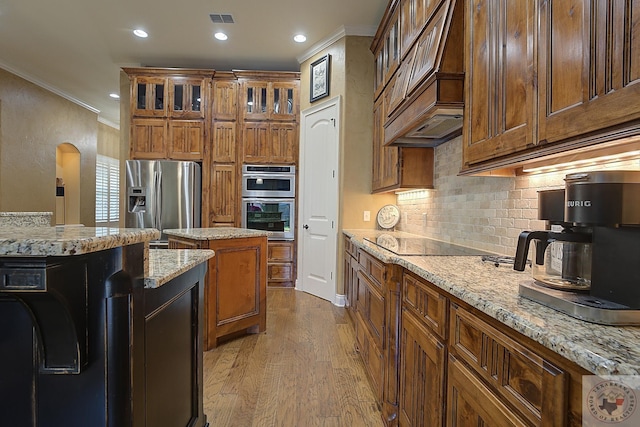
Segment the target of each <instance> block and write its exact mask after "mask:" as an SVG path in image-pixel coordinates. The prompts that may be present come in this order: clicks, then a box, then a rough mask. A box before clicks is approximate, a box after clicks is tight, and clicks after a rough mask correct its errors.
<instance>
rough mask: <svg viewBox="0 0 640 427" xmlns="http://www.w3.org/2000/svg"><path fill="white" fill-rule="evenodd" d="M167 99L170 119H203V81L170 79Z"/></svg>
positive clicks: (196, 79)
mask: <svg viewBox="0 0 640 427" xmlns="http://www.w3.org/2000/svg"><path fill="white" fill-rule="evenodd" d="M169 97H170V105H171V108H170V115H171V117H181V118H198V119H199V118H204V105H205V102H206V82H205V81H204V80H203V79H199V78H172V79H170V80H169Z"/></svg>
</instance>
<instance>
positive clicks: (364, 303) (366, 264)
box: [354, 249, 401, 425]
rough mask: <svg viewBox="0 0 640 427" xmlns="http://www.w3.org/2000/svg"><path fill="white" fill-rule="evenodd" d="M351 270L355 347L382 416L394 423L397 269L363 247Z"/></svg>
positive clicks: (398, 296) (397, 356)
mask: <svg viewBox="0 0 640 427" xmlns="http://www.w3.org/2000/svg"><path fill="white" fill-rule="evenodd" d="M357 262H358V268H357V270H356V271H354V279H355V283H354V287H355V289H354V297H355V299H356V301H355V304H356V310H355V319H356V320H355V328H356V348H357V350H358V351H359V352H360V355H361V357H362V360H363V362H364V364H365V367H366V368H367V373H368V375H369V379H370V380H371V384H372V386H373V388H374V391H375V394H376V398H377V399H378V402H379V404H380V407H381V410H382V417H383V419H384V420H386V421H385V422H386V423H387V424H388V425H395V422H396V421H395V420H396V419H397V417H398V389H399V386H398V364H399V352H398V348H399V344H398V336H399V327H400V280H401V279H400V276H399V274H400V271H401V270H400V269H399V268H398V267H397V266H394V265H388V264H384V263H383V262H381V261H379V260H377V259H376V258H375V257H373V256H372V255H370V254H368V253H367V252H365V251H364V250H362V249H359V250H358V252H357Z"/></svg>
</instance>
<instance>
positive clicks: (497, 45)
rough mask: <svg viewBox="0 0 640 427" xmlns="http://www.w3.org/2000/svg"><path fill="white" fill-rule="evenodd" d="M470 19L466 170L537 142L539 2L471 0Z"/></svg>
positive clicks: (467, 30) (467, 36)
mask: <svg viewBox="0 0 640 427" xmlns="http://www.w3.org/2000/svg"><path fill="white" fill-rule="evenodd" d="M544 3H546V2H544ZM466 14H467V19H466V20H465V26H466V27H465V45H466V46H467V47H468V49H467V50H466V51H467V56H466V74H465V79H466V83H465V87H466V93H465V114H464V120H465V125H464V137H463V158H464V162H463V163H464V166H468V165H472V164H474V163H479V162H482V161H485V160H490V159H493V158H496V157H500V156H504V155H508V154H513V153H516V152H518V151H521V150H523V149H525V148H527V147H531V146H533V144H534V143H535V141H534V128H535V126H534V121H533V117H534V116H533V113H534V102H535V100H534V95H535V93H534V85H535V81H534V68H533V67H534V58H533V37H534V27H535V21H534V19H533V17H534V1H533V0H507V1H503V2H491V1H484V0H469V1H468V2H467V7H466ZM574 35H575V34H574Z"/></svg>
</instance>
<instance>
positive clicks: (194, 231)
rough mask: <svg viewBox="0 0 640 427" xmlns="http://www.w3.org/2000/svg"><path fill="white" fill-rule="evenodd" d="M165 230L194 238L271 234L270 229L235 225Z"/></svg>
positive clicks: (217, 238)
mask: <svg viewBox="0 0 640 427" xmlns="http://www.w3.org/2000/svg"><path fill="white" fill-rule="evenodd" d="M163 231H164V233H166V234H168V235H169V236H176V237H184V238H187V239H194V240H223V239H240V238H243V237H261V236H265V237H269V235H271V233H270V232H269V231H262V230H251V229H248V228H235V227H213V228H177V229H169V230H163Z"/></svg>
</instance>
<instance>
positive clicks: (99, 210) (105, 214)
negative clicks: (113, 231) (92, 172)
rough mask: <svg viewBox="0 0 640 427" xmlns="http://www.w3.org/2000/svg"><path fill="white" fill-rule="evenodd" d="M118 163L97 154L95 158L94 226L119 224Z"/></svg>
mask: <svg viewBox="0 0 640 427" xmlns="http://www.w3.org/2000/svg"><path fill="white" fill-rule="evenodd" d="M119 221H120V163H119V161H118V159H114V158H113V157H107V156H103V155H100V154H98V156H97V159H96V226H97V227H119V226H120V222H119Z"/></svg>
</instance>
